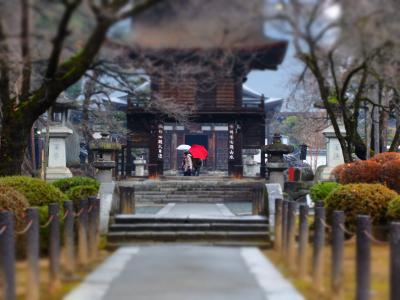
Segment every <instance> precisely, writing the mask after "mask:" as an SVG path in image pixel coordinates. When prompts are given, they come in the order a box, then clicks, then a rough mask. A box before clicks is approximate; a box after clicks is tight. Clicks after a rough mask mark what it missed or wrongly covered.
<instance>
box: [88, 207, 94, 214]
mask: <svg viewBox="0 0 400 300" xmlns="http://www.w3.org/2000/svg"><path fill="white" fill-rule="evenodd" d="M92 210H93V205H90V206H89V209H88V213H90V212H91V211H92Z"/></svg>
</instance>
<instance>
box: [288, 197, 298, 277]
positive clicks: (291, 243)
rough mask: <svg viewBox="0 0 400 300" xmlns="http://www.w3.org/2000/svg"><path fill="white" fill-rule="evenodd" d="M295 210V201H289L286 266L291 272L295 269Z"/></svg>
mask: <svg viewBox="0 0 400 300" xmlns="http://www.w3.org/2000/svg"><path fill="white" fill-rule="evenodd" d="M296 209H297V203H296V202H295V201H290V202H289V205H288V219H287V223H288V225H287V237H286V238H287V242H286V245H287V262H288V266H289V268H290V269H292V271H293V270H294V269H295V265H296V260H295V253H296V247H295V243H296V240H295V230H296Z"/></svg>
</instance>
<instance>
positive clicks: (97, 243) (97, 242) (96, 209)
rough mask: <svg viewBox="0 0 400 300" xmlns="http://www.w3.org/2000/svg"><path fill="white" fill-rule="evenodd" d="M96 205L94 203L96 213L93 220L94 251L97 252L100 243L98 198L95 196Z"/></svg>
mask: <svg viewBox="0 0 400 300" xmlns="http://www.w3.org/2000/svg"><path fill="white" fill-rule="evenodd" d="M95 203H96V205H95V215H96V222H95V229H96V234H95V244H96V251H97V252H98V247H99V243H100V199H99V198H96V202H95Z"/></svg>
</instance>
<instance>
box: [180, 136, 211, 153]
mask: <svg viewBox="0 0 400 300" xmlns="http://www.w3.org/2000/svg"><path fill="white" fill-rule="evenodd" d="M185 144H187V145H193V144H197V145H202V146H204V148H206V149H207V150H208V136H207V135H205V134H193V135H192V134H190V135H185Z"/></svg>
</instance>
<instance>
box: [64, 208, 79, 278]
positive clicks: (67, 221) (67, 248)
mask: <svg viewBox="0 0 400 300" xmlns="http://www.w3.org/2000/svg"><path fill="white" fill-rule="evenodd" d="M64 214H65V218H64V251H63V252H64V268H65V270H66V272H67V273H68V274H69V275H71V274H72V273H73V272H75V265H76V259H75V237H74V236H75V234H74V219H75V217H74V214H75V211H74V203H73V202H72V201H64Z"/></svg>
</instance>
